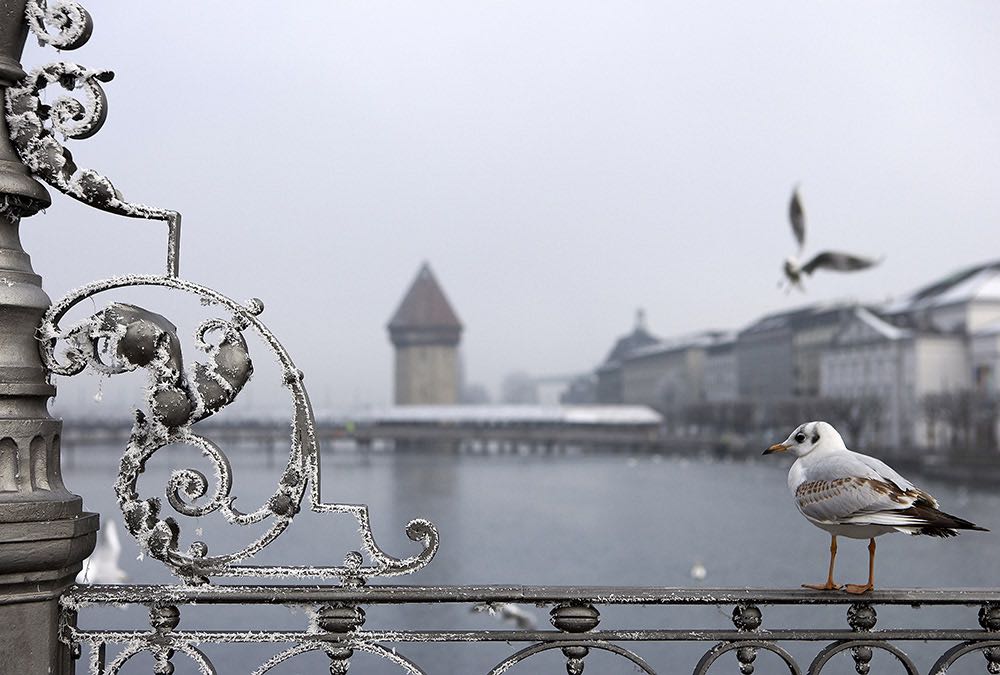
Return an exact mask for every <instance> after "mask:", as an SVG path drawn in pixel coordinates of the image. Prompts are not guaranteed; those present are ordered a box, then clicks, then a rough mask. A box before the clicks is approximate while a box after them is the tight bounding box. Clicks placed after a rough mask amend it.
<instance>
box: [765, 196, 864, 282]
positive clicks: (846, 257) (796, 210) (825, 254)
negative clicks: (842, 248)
mask: <svg viewBox="0 0 1000 675" xmlns="http://www.w3.org/2000/svg"><path fill="white" fill-rule="evenodd" d="M788 220H789V221H791V223H792V234H793V235H795V241H796V242H798V244H799V250H798V253H797V254H796V256H790V257H788V258H786V259H785V266H784V272H785V280H786V281H787V283H788V287H789V288H791V287H792V286H795V287H797V288H799V289H802V276H803V275H809V274H812V273H813V272H814V271H815V270H817V269H828V270H834V271H837V272H856V271H857V270H863V269H866V268H868V267H872V266H873V265H877V264H878V263H879V261H878V260H874V259H872V258H863V257H861V256H856V255H851V254H850V253H840V252H838V251H822V252H821V253H817V254H816V255H815V256H813V258H812V260H810V261H809V262H807V263H806V264H805V265H801V264H799V261H798V258H797V256H801V255H802V250H803V248H805V244H806V214H805V211H803V210H802V201H801V200H800V199H799V189H798V188H797V187H796V188H795V190H793V191H792V200H791V202H790V203H789V204H788Z"/></svg>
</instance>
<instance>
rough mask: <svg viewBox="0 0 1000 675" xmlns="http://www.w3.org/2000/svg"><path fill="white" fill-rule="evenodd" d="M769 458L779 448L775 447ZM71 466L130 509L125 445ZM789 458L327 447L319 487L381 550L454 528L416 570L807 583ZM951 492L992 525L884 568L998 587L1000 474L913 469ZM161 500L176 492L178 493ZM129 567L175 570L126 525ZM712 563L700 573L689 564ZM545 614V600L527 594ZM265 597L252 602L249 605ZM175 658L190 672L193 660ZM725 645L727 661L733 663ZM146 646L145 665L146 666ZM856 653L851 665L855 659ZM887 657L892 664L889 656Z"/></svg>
mask: <svg viewBox="0 0 1000 675" xmlns="http://www.w3.org/2000/svg"><path fill="white" fill-rule="evenodd" d="M229 454H230V458H231V459H232V460H233V464H234V470H235V481H234V490H233V494H235V495H238V497H239V499H238V501H237V506H238V507H241V508H242V509H243V510H249V509H251V508H252V507H255V506H256V505H257V504H259V503H260V501H261V500H262V499H263V498H264V497H265V495H267V494H269V493H270V491H271V490H272V487H273V485H274V482H275V481H276V480H277V477H278V476H279V474H280V470H281V469H280V466H274V467H269V466H268V462H267V460H266V458H265V456H264V454H263V452H262V451H261V449H260V448H255V447H250V446H248V447H242V448H235V449H231V450H230V451H229ZM768 460H772V461H768ZM65 464H67V467H66V470H65V472H64V474H65V479H66V483H67V485H68V486H69V488H70V489H71V490H73V491H75V492H77V493H78V494H81V495H83V497H84V500H85V501H84V503H85V504H86V506H87V507H88V508H89V509H90V510H93V511H100V512H101V513H102V516H103V518H104V519H105V520H107V519H109V518H110V519H115V520H117V521H118V522H119V525H120V524H121V519H120V514H119V512H118V509H117V504H116V502H115V498H114V493H113V489H112V483H113V480H114V476H115V473H116V471H117V455H116V454H115V452H114V451H112V450H111V449H92V448H78V449H72V448H68V449H67V450H66V461H65ZM788 465H789V460H788V459H787V458H765V459H760V458H757V457H751V458H748V461H726V462H719V461H708V460H697V461H696V460H687V459H678V458H673V457H660V456H650V455H638V456H627V455H621V454H610V453H609V454H587V455H558V456H552V455H537V454H536V455H490V456H485V455H472V454H450V453H431V454H408V453H395V454H394V453H373V454H368V455H362V454H358V453H355V452H353V451H342V452H340V451H338V452H328V453H326V454H325V456H324V462H323V493H324V498H325V499H326V500H327V501H342V502H364V503H367V504H368V505H369V506H370V509H371V517H372V522H373V526H374V530H375V535H376V537H377V539H378V541H379V542H380V544H381V546H382V547H383V549H385V550H386V551H387V552H389V553H392V554H394V555H407V554H409V553H411V552H413V549H414V548H415V546H414V545H413V544H412V543H411V542H409V540H408V539H407V538H406V536H405V534H404V532H403V528H404V527H405V525H406V523H407V521H408V520H409V519H411V518H414V517H425V518H428V519H429V520H431V521H432V522H433V523H435V525H437V527H438V529H439V531H440V533H441V549H440V551H439V553H438V555H437V557H436V558H435V560H434V561H433V562H432V563H431V564H430V565H429V566H428V567H427V568H426V569H425V570H423V571H421V572H419V573H417V574H415V575H412V576H410V577H404V578H402V579H400V580H399V581H400V582H401V583H406V584H488V583H492V584H538V585H541V584H552V585H649V586H692V585H695V586H696V585H704V586H707V587H734V586H738V587H742V586H749V587H759V588H775V587H782V588H784V587H798V585H799V584H800V583H802V582H806V581H810V582H819V581H822V580H823V578H824V577H825V573H826V564H827V555H828V553H827V546H828V544H829V538H828V537H827V535H826V534H824V533H823V532H821V531H820V530H818V529H816V528H815V527H813V526H812V525H810V524H808V523H807V522H806V521H805V520H804V519H803V518H802V517H801V516H800V515H799V514H798V513H797V512H796V510H795V508H794V506H793V505H792V502H791V498H790V496H789V494H788V491H787V488H786V485H785V475H786V472H787V469H788ZM181 466H185V467H186V466H194V467H199V468H201V469H202V470H203V471H206V473H207V474H208V475H211V473H210V467H209V466H208V465H206V464H205V463H204V460H203V459H201V458H200V457H199V456H198V454H197V453H196V452H195V451H193V450H192V451H190V453H188V452H187V451H186V450H184V449H180V450H172V451H171V450H170V449H167V450H163V451H161V453H160V456H158V457H157V459H156V461H152V462H151V463H150V465H149V467H148V470H147V472H146V474H145V475H144V478H143V481H144V482H143V484H142V488H143V495H144V496H153V495H160V496H161V497H162V494H163V485H164V484H165V481H166V478H167V476H168V475H169V470H170V469H171V468H177V467H181ZM909 477H910V478H911V480H914V481H915V482H917V483H918V484H919V485H921V487H923V488H924V489H926V490H928V491H930V492H931V493H933V494H934V495H935V496H937V497H938V499H939V501H940V502H941V504H942V508H944V509H945V510H947V511H950V512H952V513H955V514H957V515H961V516H963V517H965V518H967V519H970V520H972V521H973V522H976V523H979V524H980V525H983V526H985V527H989V528H991V529H993V530H994V531H995V532H992V533H972V534H966V535H963V536H960V537H957V538H954V539H949V540H940V539H933V538H930V537H906V536H904V535H894V536H885V537H882V538H880V540H879V550H878V559H877V565H876V583H877V585H879V586H881V587H883V588H887V587H932V588H933V587H976V586H1000V536H998V535H997V534H996V531H1000V495H998V493H997V492H995V491H992V490H988V489H967V488H964V487H962V486H956V485H951V484H943V483H940V482H936V481H935V480H934V479H933V477H929V476H916V475H913V476H909ZM164 507H165V509H169V506H168V505H166V503H165V500H164ZM183 527H184V528H185V529H184V531H185V532H186V533H187V534H188V538H187V539H186V541H190V539H191V537H192V535H191V533H192V531H193V530H194V529H195V528H201V530H202V531H203V534H202V535H201V536H200V537H198V538H202V539H205V540H207V541H208V542H209V543H210V545H211V549H212V552H213V553H223V552H226V551H229V550H232V548H233V547H236V546H241V545H243V544H245V543H248V542H249V541H250V538H249V537H248V536H247V533H246V532H245V531H240V532H233V528H226V527H222V526H221V524H220V523H219V522H216V521H215V520H214V519H213V518H211V517H206V518H203V519H199V522H189V523H187V524H185V525H184V526H183ZM122 534H123V545H124V548H125V551H124V553H123V555H122V563H121V564H122V567H123V568H124V569H125V570H126V572H127V573H128V575H129V579H128V581H129V582H130V583H143V582H153V583H158V582H164V581H168V580H169V578H170V577H169V575H167V574H165V573H164V571H163V570H162V569H161V567H160V565H159V563H158V562H156V561H155V560H149V559H148V558H147V559H146V560H139V559H137V555H138V551H137V549H136V546H135V543H134V542H133V541H132V540H131V538H130V537H129V536H128V535H127V534H126V533H125V532H124V530H122ZM356 547H357V538H356V535H355V533H354V531H353V527H351V523H350V522H346V521H345V520H344V519H341V518H339V517H332V518H319V517H317V516H315V515H313V514H309V513H303V514H301V515H300V516H298V517H297V521H296V523H294V524H293V525H292V527H291V528H290V529H289V530H288V531H287V532H285V533H284V534H283V535H282V536H281V537H280V538H279V539H278V540H277V541H276V542H275V543H273V544H272V545H271V546H270V547H269V548H268V549H267V550H266V551H265V552H264V553H263V554H262V555H261V560H262V561H273V562H285V563H297V564H301V563H309V562H326V563H337V562H340V560H342V558H343V554H344V553H345V552H346V551H348V550H351V549H353V548H356ZM696 563H700V564H701V565H703V566H704V568H705V571H706V572H707V574H706V577H705V579H704V580H703V581H698V580H695V579H694V578H692V576H691V571H692V566H694V565H695V564H696ZM866 564H867V551H866V549H865V545H864V542H858V541H846V540H842V543H841V546H840V555H839V557H838V573H837V579H838V581H841V582H842V583H843V582H846V581H863V580H864V578H865V575H866ZM528 609H529V611H531V612H534V613H535V614H536V615H537V617H538V620H539V623H540V625H541V626H542V627H543V628H544V627H547V625H548V624H547V619H548V614H547V612H548V610H547V609H539V608H534V607H530V608H528ZM731 609H732V608H722V609H717V608H711V607H703V608H683V607H667V608H647V609H641V608H635V609H630V610H620V609H614V608H610V609H608V610H606V611H603V615H602V627H607V628H610V627H616V628H619V627H620V628H628V627H640V626H642V627H645V626H652V625H658V626H660V627H672V628H681V627H718V628H729V627H731V623H730V622H729V619H728V613H729V612H730V611H731ZM251 612H254V613H253V614H251ZM81 618H82V623H83V624H84V625H90V626H98V625H102V626H110V625H118V626H130V625H135V624H134V623H133V622H134V621H139V620H142V619H143V618H144V617H142V616H140V615H138V614H135V613H130V612H129V611H124V610H118V609H112V608H109V609H104V610H99V611H91V612H90V613H89V614H84V615H83V616H82V617H81ZM304 621H305V618H304V616H303V615H301V614H298V615H295V614H292V613H290V612H289V611H288V610H285V609H282V608H265V609H260V610H248V609H238V608H226V609H223V610H215V611H214V613H213V611H211V610H208V609H203V608H191V609H186V610H184V615H183V618H182V622H181V627H186V628H195V627H203V628H230V629H234V628H238V627H254V628H262V627H265V626H273V627H275V628H298V629H301V627H302V626H303V624H304ZM764 622H765V623H764V626H765V627H773V628H777V627H806V625H807V624H808V625H810V626H815V627H846V622H845V619H844V609H843V608H839V607H827V608H815V609H806V608H764ZM945 625H947V626H954V627H959V626H965V627H977V623H976V619H975V609H964V608H962V609H958V608H956V609H945V610H938V609H933V608H924V609H919V610H917V609H910V608H899V609H897V608H884V609H880V611H879V626H880V627H886V628H888V627H890V626H896V627H916V626H945ZM366 627H368V628H377V627H397V628H399V627H409V628H426V629H444V628H481V629H489V628H501V627H508V626H506V625H504V624H502V623H501V622H500V620H499V619H497V618H494V617H490V616H488V615H487V614H476V613H471V612H470V611H469V609H468V608H467V607H438V608H420V607H409V608H390V607H385V608H371V609H370V610H369V612H368V622H367V624H366ZM521 646H523V645H504V644H500V645H472V646H462V645H458V646H448V645H422V646H421V645H414V646H408V647H406V646H404V648H401V652H403V653H405V654H406V655H407V656H409V657H410V658H412V659H413V660H415V661H416V662H417V663H419V664H421V665H422V666H423V667H424V668H425V669H426V670H427V671H428V672H434V673H474V672H479V673H482V672H485V671H487V670H488V669H489V668H490V667H492V665H494V664H495V663H497V662H499V661H501V660H502V659H503V658H505V657H506V656H508V655H510V654H511V653H513V652H514V651H516V649H519V648H520V647H521ZM710 646H711V645H710V644H707V643H706V644H704V645H701V646H700V647H699V646H698V645H695V646H693V647H689V646H681V645H676V646H664V645H638V647H637V649H636V650H637V651H638V652H639V653H640V654H641V655H643V656H644V657H647V659H648V660H649V661H650V662H651V663H652V664H653V665H654V667H656V668H658V669H659V672H671V673H673V672H685V671H686V672H690V671H691V669H692V668H693V666H694V664H695V663H696V661H697V659H698V657H699V656H700V654H701V653H703V652H704V651H705V650H706V649H708V648H709V647H710ZM902 646H903V647H904V648H905V649H907V650H908V651H909V652H910V653H911V655H913V656H914V657H915V658H917V659H919V660H920V661H919V664H920V665H922V669H923V670H926V668H927V667H929V665H930V663H931V661H932V659H933V658H935V657H936V656H937V655H938V654H940V652H941V651H943V650H944V648H943V647H942V646H934V645H928V646H924V645H919V644H918V645H912V644H911V645H902ZM818 649H819V646H818V645H817V644H801V643H800V644H798V645H795V646H793V649H792V651H793V653H794V654H795V655H796V656H799V657H800V658H801V659H802V663H803V666H804V665H806V664H808V662H809V660H810V659H811V657H812V655H814V654H815V653H816V651H818ZM207 651H208V652H209V653H210V655H213V657H214V659H215V661H216V665H217V666H218V668H219V671H220V673H223V672H226V673H249V672H251V671H252V670H253V669H254V668H255V667H256V666H257V665H259V664H260V663H262V662H263V661H265V660H266V659H267V658H268V656H269V655H271V654H273V653H275V652H276V651H278V649H277V648H276V647H274V646H271V647H267V648H260V649H258V648H257V647H256V646H254V647H250V648H246V649H242V648H241V649H230V650H227V651H225V652H224V653H225V656H220V654H222V653H223V652H220V651H217V650H215V651H213V650H211V649H208V650H207ZM769 658H770V657H769V656H767V655H761V657H760V658H759V660H758V664H757V665H758V668H757V672H758V673H771V672H774V673H777V672H781V671H780V670H779V667H778V663H777V661H776V660H769ZM967 660H968V661H969V663H968V664H966V668H968V670H967V671H965V670H963V671H960V670H958V669H954V670H953V671H952V672H970V673H971V672H976V673H981V672H984V665H985V663H984V661H983V659H982V658H981V657H979V656H978V655H973V656H971V657H969V658H968V659H967ZM182 661H183V659H180V658H179V659H178V663H177V666H178V670H177V672H178V673H184V672H192V671H190V670H188V668H187V664H184V663H182ZM723 661H725V662H723ZM723 661H720V662H719V663H718V664H716V666H715V668H714V669H713V672H738V670H737V669H736V663H735V659H730V661H732V662H730V661H726V660H725V659H724V660H723ZM149 663H150V662H149V661H143V662H139V663H138V665H137V667H136V669H135V670H134V671H129V672H149V671H150V665H149ZM849 663H850V660H849V659H845V663H844V664H841V665H843V666H844V669H843V670H839V671H835V670H834V669H829V670H828V671H824V672H853V669H852V668H850V667H848V665H849ZM880 664H881V665H880ZM880 668H881V669H883V670H884V672H902V670H901V669H900V668H899V667H898V666H897V665H895V663H894V662H889V661H888V660H886V661H882V662H880V661H879V660H878V658H876V661H875V662H874V663H873V672H882V670H880ZM273 672H275V673H321V672H328V671H327V670H326V669H325V667H324V666H323V665H322V661H321V660H319V659H313V660H310V659H309V658H307V657H300V658H299V659H297V660H294V661H291V662H289V663H288V664H287V665H286V666H284V667H283V669H276V670H275V671H273ZM351 672H352V673H354V674H356V673H379V674H380V673H393V672H399V671H398V670H396V669H394V668H393V667H387V666H386V665H385V664H383V663H382V662H380V661H379V660H378V659H374V658H373V657H367V656H358V657H356V659H355V660H354V662H353V665H352V668H351ZM511 672H513V673H525V674H526V673H540V672H545V673H560V672H565V668H564V666H562V665H561V664H560V661H559V659H557V658H555V656H553V657H552V658H548V660H546V658H543V657H539V658H537V659H534V660H532V661H528V662H526V663H525V664H524V665H522V666H521V667H520V670H518V669H515V670H513V671H511ZM632 672H636V671H635V669H634V668H632V667H630V666H628V665H623V662H618V661H615V660H613V659H610V658H606V659H605V658H603V657H602V656H601V655H599V654H596V653H595V654H594V655H592V656H591V657H588V666H587V673H632Z"/></svg>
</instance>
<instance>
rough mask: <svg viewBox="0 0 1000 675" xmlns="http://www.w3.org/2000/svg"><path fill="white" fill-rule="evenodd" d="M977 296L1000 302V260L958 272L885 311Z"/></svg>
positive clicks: (979, 298)
mask: <svg viewBox="0 0 1000 675" xmlns="http://www.w3.org/2000/svg"><path fill="white" fill-rule="evenodd" d="M976 300H979V301H995V302H1000V261H994V262H990V263H985V264H982V265H976V266H975V267H969V268H966V269H963V270H960V271H958V272H955V273H954V274H951V275H949V276H947V277H945V278H944V279H941V280H939V281H936V282H934V283H933V284H929V285H927V286H924V287H923V288H920V289H918V290H917V291H915V292H914V293H912V294H911V295H909V296H907V297H905V298H902V299H900V300H897V301H896V302H893V303H891V304H889V305H888V306H886V307H885V311H887V312H892V313H896V312H905V311H912V310H917V309H926V308H929V307H943V306H945V305H953V304H958V303H963V302H972V301H976Z"/></svg>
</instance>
